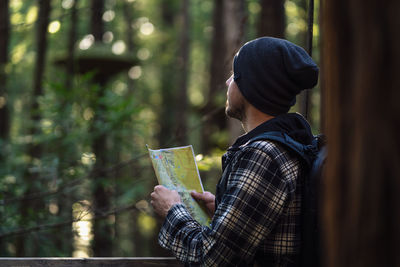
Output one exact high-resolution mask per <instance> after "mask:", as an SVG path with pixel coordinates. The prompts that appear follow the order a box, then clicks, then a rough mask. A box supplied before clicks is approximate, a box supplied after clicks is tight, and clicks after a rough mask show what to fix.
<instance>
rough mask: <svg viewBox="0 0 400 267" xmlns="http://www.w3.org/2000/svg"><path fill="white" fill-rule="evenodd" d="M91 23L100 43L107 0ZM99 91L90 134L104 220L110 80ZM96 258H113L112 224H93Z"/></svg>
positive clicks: (96, 203) (100, 82) (98, 1)
mask: <svg viewBox="0 0 400 267" xmlns="http://www.w3.org/2000/svg"><path fill="white" fill-rule="evenodd" d="M91 3H92V4H91V12H92V13H91V19H90V22H91V24H90V32H91V33H92V34H93V36H94V39H95V42H97V43H100V42H101V41H102V38H103V34H104V22H103V13H104V0H92V2H91ZM93 82H94V84H95V89H94V90H93V92H92V94H93V98H92V103H91V107H92V109H93V111H94V117H93V119H92V124H91V125H90V133H91V134H92V136H93V139H92V152H93V153H94V155H95V156H96V162H95V164H94V166H93V169H92V172H91V175H90V176H91V178H92V182H93V207H94V215H95V216H101V215H102V214H103V212H106V211H107V210H109V209H110V206H111V203H110V199H111V188H110V186H106V185H107V184H109V179H107V178H108V173H107V172H106V171H105V170H104V168H105V166H107V162H108V159H107V150H108V149H107V144H108V138H107V134H106V132H105V131H104V129H103V128H102V126H103V125H104V123H105V113H106V110H107V107H106V105H105V103H104V101H102V100H103V99H104V96H105V93H106V92H105V90H106V82H107V80H106V77H105V76H104V75H103V76H100V75H95V76H94V80H93ZM93 235H94V237H93V243H92V244H93V245H92V247H93V254H94V256H111V255H112V225H111V224H110V222H109V220H107V219H104V220H95V221H94V222H93Z"/></svg>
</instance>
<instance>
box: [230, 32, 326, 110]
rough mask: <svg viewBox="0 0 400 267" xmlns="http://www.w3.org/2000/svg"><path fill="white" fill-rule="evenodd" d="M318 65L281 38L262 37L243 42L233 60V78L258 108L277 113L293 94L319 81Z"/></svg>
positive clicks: (285, 107)
mask: <svg viewBox="0 0 400 267" xmlns="http://www.w3.org/2000/svg"><path fill="white" fill-rule="evenodd" d="M318 71H319V70H318V67H317V65H316V64H315V63H314V61H313V60H312V58H311V57H310V56H309V55H308V54H307V52H306V51H305V50H304V49H303V48H301V47H299V46H297V45H295V44H293V43H291V42H289V41H286V40H283V39H278V38H272V37H262V38H258V39H255V40H253V41H250V42H248V43H246V44H245V45H244V46H242V48H240V50H239V52H238V53H237V54H236V55H235V58H234V60H233V74H234V75H233V79H234V81H235V82H236V84H237V85H238V87H239V90H240V92H241V93H242V94H243V96H244V97H245V98H246V100H247V101H248V102H249V103H250V104H252V105H253V106H254V107H256V108H257V109H258V110H260V111H262V112H264V113H266V114H269V115H273V116H276V115H279V114H283V113H286V112H288V111H289V109H290V107H291V106H293V105H294V104H295V103H296V95H297V94H299V93H300V92H301V91H302V90H304V89H309V88H312V87H314V86H315V85H316V84H317V82H318Z"/></svg>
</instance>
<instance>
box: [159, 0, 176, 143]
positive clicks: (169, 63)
mask: <svg viewBox="0 0 400 267" xmlns="http://www.w3.org/2000/svg"><path fill="white" fill-rule="evenodd" d="M175 16H176V8H175V2H174V3H171V2H170V1H162V3H161V17H162V21H163V23H162V24H163V32H164V35H163V41H162V44H161V48H160V52H161V54H160V55H162V56H161V101H162V102H161V110H160V115H159V118H160V120H159V124H160V132H159V136H158V139H159V145H160V146H161V147H165V146H173V145H176V142H175V138H174V131H175V128H176V127H175V125H176V105H174V101H175V100H176V89H175V88H176V83H177V69H176V66H177V61H176V58H177V55H176V43H175V42H174V40H175V39H176V37H175V36H174V31H175V29H174V18H175Z"/></svg>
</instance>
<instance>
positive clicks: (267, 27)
mask: <svg viewBox="0 0 400 267" xmlns="http://www.w3.org/2000/svg"><path fill="white" fill-rule="evenodd" d="M260 6H261V12H260V17H259V20H258V29H257V35H258V36H259V37H261V36H271V37H277V38H283V37H284V33H285V7H284V1H283V0H260Z"/></svg>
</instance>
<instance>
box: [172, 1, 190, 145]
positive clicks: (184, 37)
mask: <svg viewBox="0 0 400 267" xmlns="http://www.w3.org/2000/svg"><path fill="white" fill-rule="evenodd" d="M189 5H190V3H189V0H183V3H182V32H181V44H180V49H179V50H180V56H179V59H178V63H179V70H178V71H179V75H180V76H179V91H178V93H177V99H176V100H175V103H179V105H177V106H176V107H177V110H176V134H175V136H176V139H177V140H176V141H177V143H178V144H179V145H184V144H187V139H188V138H187V113H188V94H187V90H188V85H187V84H188V76H189V47H190V36H189V30H190V18H189Z"/></svg>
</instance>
